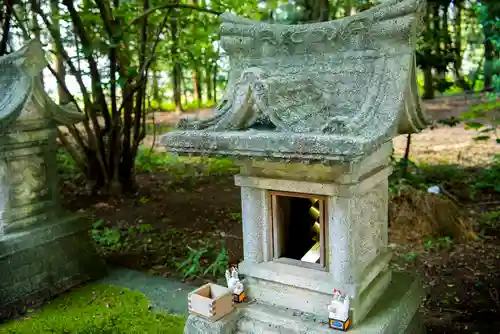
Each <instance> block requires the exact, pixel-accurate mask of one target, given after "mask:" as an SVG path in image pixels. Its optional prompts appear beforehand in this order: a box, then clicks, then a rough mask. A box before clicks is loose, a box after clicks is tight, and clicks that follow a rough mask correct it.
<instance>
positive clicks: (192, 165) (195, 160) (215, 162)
mask: <svg viewBox="0 0 500 334" xmlns="http://www.w3.org/2000/svg"><path fill="white" fill-rule="evenodd" d="M136 171H137V172H139V173H150V172H167V173H169V175H171V176H173V177H175V178H177V179H179V180H181V179H192V178H194V177H195V176H197V175H204V176H221V175H228V174H233V173H235V172H237V171H238V168H237V167H236V166H235V165H234V163H233V161H232V160H230V159H220V158H206V157H177V156H173V155H171V154H168V153H164V152H155V151H151V150H149V149H144V148H143V149H140V150H139V152H138V154H137V158H136Z"/></svg>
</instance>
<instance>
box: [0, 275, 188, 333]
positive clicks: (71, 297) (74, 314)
mask: <svg viewBox="0 0 500 334" xmlns="http://www.w3.org/2000/svg"><path fill="white" fill-rule="evenodd" d="M185 322H186V318H184V317H181V316H176V315H171V314H167V313H163V312H153V311H150V310H149V300H148V299H147V298H146V297H145V296H144V295H143V294H141V293H139V292H136V291H130V290H126V289H122V288H119V287H115V286H109V285H101V284H90V285H87V286H84V287H82V288H79V289H76V290H74V291H72V292H70V293H68V294H66V295H64V296H61V297H59V298H56V299H55V300H53V301H52V302H51V303H49V304H47V305H46V306H44V307H43V308H42V309H41V310H39V311H33V312H30V313H28V314H26V315H25V316H24V318H22V319H18V320H14V321H11V322H8V323H6V324H4V325H2V326H0V334H4V333H61V334H62V333H72V334H73V333H78V334H83V333H85V334H91V333H96V334H97V333H99V334H104V333H117V334H118V333H141V334H142V333H166V334H170V333H172V334H175V333H182V332H183V329H184V324H185Z"/></svg>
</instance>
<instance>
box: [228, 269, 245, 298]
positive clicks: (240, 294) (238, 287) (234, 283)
mask: <svg viewBox="0 0 500 334" xmlns="http://www.w3.org/2000/svg"><path fill="white" fill-rule="evenodd" d="M226 282H227V287H228V289H229V290H231V291H232V293H233V295H234V301H235V302H236V303H241V302H242V301H243V300H244V299H245V293H244V292H245V287H244V286H243V283H241V281H240V278H239V276H238V269H237V268H236V266H231V269H227V270H226Z"/></svg>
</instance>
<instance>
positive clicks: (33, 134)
mask: <svg viewBox="0 0 500 334" xmlns="http://www.w3.org/2000/svg"><path fill="white" fill-rule="evenodd" d="M45 65H46V62H45V54H44V52H43V50H42V48H41V44H40V43H39V42H37V41H34V40H33V41H30V42H29V43H28V44H27V45H26V46H25V47H23V48H22V49H21V50H19V51H17V52H14V53H12V54H10V55H7V56H4V57H0V208H1V209H0V323H1V322H2V321H3V320H5V319H7V318H10V317H13V316H15V315H17V314H19V313H22V312H23V311H24V310H25V309H26V308H27V307H29V306H30V305H34V304H36V303H38V302H40V301H42V300H44V299H47V298H50V297H52V296H53V295H55V294H58V293H60V292H63V291H65V290H67V289H69V288H72V287H74V286H76V285H78V284H80V283H82V282H84V281H86V280H88V279H91V278H94V277H98V276H100V275H102V274H104V263H103V262H102V261H101V260H100V259H99V257H97V254H96V253H95V250H94V247H93V245H92V244H91V242H90V239H89V237H88V229H89V223H90V221H89V220H88V219H85V217H83V216H78V215H73V214H69V213H65V212H64V211H63V209H62V208H61V206H60V204H59V201H58V186H57V165H56V137H57V126H59V125H70V124H76V123H78V122H80V121H81V120H82V119H83V118H82V115H81V114H79V113H78V112H76V111H71V110H70V109H66V108H63V107H60V106H58V105H56V104H55V103H54V102H53V101H52V100H51V99H50V98H49V96H48V95H47V94H46V93H45V91H44V89H43V85H42V81H41V74H42V70H43V68H44V67H45Z"/></svg>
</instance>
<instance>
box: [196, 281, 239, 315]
mask: <svg viewBox="0 0 500 334" xmlns="http://www.w3.org/2000/svg"><path fill="white" fill-rule="evenodd" d="M188 307H189V313H191V314H194V315H197V316H201V317H203V318H206V319H208V320H210V321H216V320H218V319H220V318H222V317H223V316H225V315H226V314H228V313H230V312H231V311H232V310H233V293H232V292H231V291H230V290H229V289H228V288H226V287H224V286H220V285H217V284H212V283H208V284H205V285H203V286H201V287H199V288H198V289H196V290H194V291H193V292H190V293H189V295H188Z"/></svg>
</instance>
